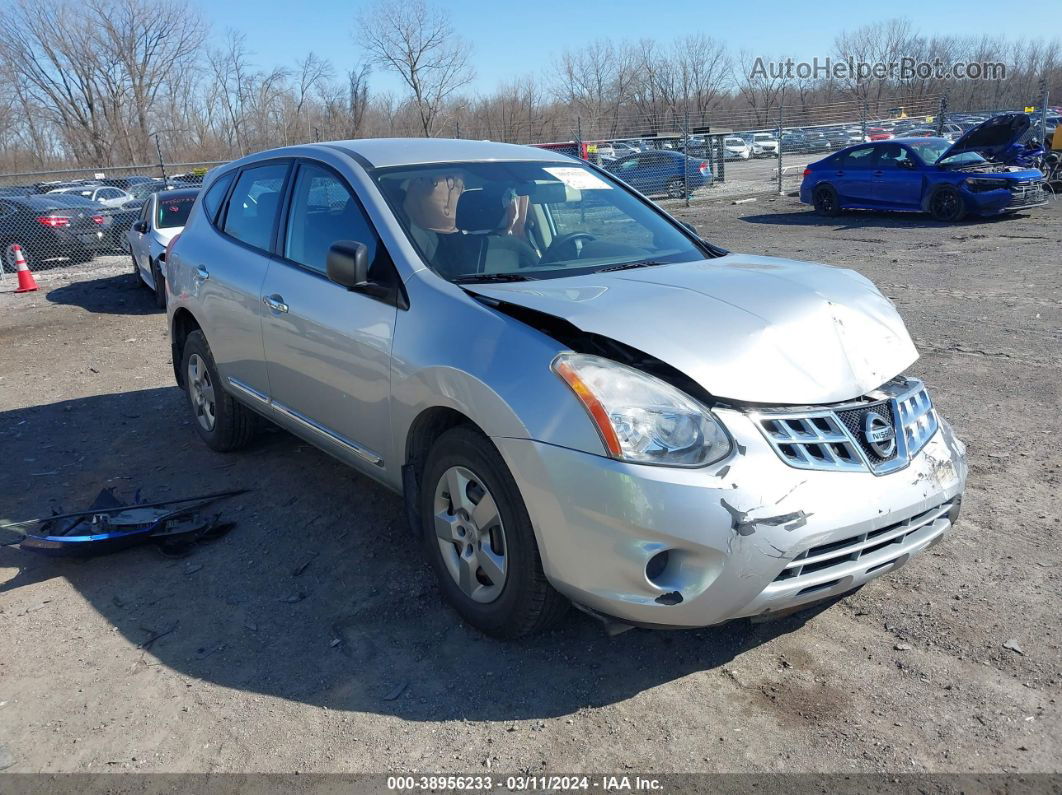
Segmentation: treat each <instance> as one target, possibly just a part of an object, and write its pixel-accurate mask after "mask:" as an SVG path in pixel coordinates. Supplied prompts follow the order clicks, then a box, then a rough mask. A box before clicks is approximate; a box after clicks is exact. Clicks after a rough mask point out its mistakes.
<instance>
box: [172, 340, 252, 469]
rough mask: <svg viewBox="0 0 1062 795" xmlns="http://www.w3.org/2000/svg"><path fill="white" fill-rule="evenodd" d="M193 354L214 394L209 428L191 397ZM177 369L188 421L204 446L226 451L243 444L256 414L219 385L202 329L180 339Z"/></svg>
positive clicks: (247, 437) (245, 442) (214, 365)
mask: <svg viewBox="0 0 1062 795" xmlns="http://www.w3.org/2000/svg"><path fill="white" fill-rule="evenodd" d="M193 356H198V357H199V361H200V362H202V363H203V364H204V365H205V367H206V370H207V372H208V374H209V377H210V382H211V385H212V387H213V390H214V392H213V394H214V409H213V420H214V421H213V425H212V427H210V428H207V427H205V426H204V424H203V423H202V422H200V418H199V414H198V413H197V411H196V406H195V404H194V401H193V385H192V384H191V383H189V382H188V366H189V362H190V361H191V359H192V357H193ZM181 373H182V378H183V380H184V389H185V393H186V394H187V395H188V398H189V404H190V405H191V408H192V425H193V427H194V428H195V430H196V433H198V434H199V438H200V439H202V440H203V441H204V442H205V443H206V446H207V447H209V448H210V449H211V450H217V451H218V452H219V453H227V452H230V451H233V450H239V449H240V448H241V447H246V446H247V444H248V443H250V441H251V440H252V439H253V438H254V434H255V430H256V429H257V425H258V417H257V415H255V413H254V412H253V411H251V410H250V409H249V408H247V407H246V406H244V405H243V404H242V403H240V402H238V401H236V400H235V399H233V397H232V396H231V395H229V393H228V392H226V391H225V389H224V388H223V387H222V386H221V377H220V376H219V375H218V368H217V365H216V364H214V356H213V354H212V353H211V352H210V346H209V345H208V344H207V340H206V337H205V336H204V335H203V332H202V331H193V332H192V333H191V334H189V335H188V338H187V339H186V340H185V341H184V348H183V350H182V351H181Z"/></svg>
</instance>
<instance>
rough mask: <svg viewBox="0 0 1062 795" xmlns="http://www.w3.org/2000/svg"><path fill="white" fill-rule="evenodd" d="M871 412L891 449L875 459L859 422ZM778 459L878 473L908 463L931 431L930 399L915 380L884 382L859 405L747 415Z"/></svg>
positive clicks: (934, 420) (933, 424)
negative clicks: (891, 439) (886, 430)
mask: <svg viewBox="0 0 1062 795" xmlns="http://www.w3.org/2000/svg"><path fill="white" fill-rule="evenodd" d="M872 411H873V412H876V413H877V414H879V415H881V417H883V418H885V420H886V421H887V422H888V423H890V424H891V425H892V428H893V432H894V433H895V437H896V450H895V453H894V454H893V455H891V456H888V457H884V456H882V455H880V454H879V453H878V452H877V451H876V450H875V449H874V447H873V446H872V445H871V444H869V440H868V439H867V438H866V437H865V430H864V427H863V425H864V420H865V418H866V416H867V414H868V413H869V412H872ZM750 416H751V417H752V419H753V420H754V421H755V423H756V425H757V426H758V427H759V428H760V431H761V432H762V433H763V435H764V436H765V437H766V438H767V441H768V442H770V444H771V447H772V448H773V449H774V451H775V452H776V453H777V454H778V456H779V457H780V458H781V459H782V460H783V461H785V462H786V463H787V464H789V465H790V466H792V467H796V468H797V469H821V470H830V471H841V472H846V471H847V472H865V471H867V470H868V469H869V470H870V471H872V472H874V473H875V474H878V475H883V474H886V473H888V472H895V471H896V470H898V469H902V468H903V467H905V466H907V464H908V463H910V460H911V458H912V457H913V456H914V455H916V454H917V453H918V451H919V450H921V449H922V448H923V447H925V445H926V443H927V442H928V441H929V440H930V439H931V438H932V437H933V434H934V433H936V432H937V427H938V421H937V415H936V412H935V411H934V410H933V401H932V400H930V398H929V393H928V392H927V391H926V388H925V386H924V385H923V384H922V382H921V381H919V380H918V379H916V378H912V379H906V380H903V379H900V380H897V381H890V382H889V383H888V384H885V385H884V386H882V387H881V388H880V389H879V390H877V391H876V392H875V393H874V394H872V395H868V396H867V397H866V398H865V399H863V400H862V401H857V402H853V403H844V404H840V405H835V406H823V407H814V408H800V409H778V410H777V411H755V412H750Z"/></svg>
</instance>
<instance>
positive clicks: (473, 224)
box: [455, 188, 539, 273]
mask: <svg viewBox="0 0 1062 795" xmlns="http://www.w3.org/2000/svg"><path fill="white" fill-rule="evenodd" d="M508 209H509V207H508V204H506V202H505V194H504V193H502V192H500V191H497V190H490V189H487V188H482V189H480V190H466V191H465V192H464V193H462V194H461V198H460V199H459V200H458V202H457V213H456V216H455V221H456V223H457V228H458V229H460V230H461V231H463V232H465V233H466V234H470V235H477V236H480V235H481V236H482V241H483V242H482V244H481V246H480V261H479V272H481V273H509V272H511V271H515V270H519V269H520V268H530V267H534V266H535V265H537V264H538V261H539V257H538V254H536V253H535V250H534V249H533V248H531V246H530V245H529V244H528V243H527V242H526V241H524V240H521V239H519V238H516V237H513V236H512V235H510V234H508V233H507V232H505V231H504V227H505V226H506V217H507V210H508Z"/></svg>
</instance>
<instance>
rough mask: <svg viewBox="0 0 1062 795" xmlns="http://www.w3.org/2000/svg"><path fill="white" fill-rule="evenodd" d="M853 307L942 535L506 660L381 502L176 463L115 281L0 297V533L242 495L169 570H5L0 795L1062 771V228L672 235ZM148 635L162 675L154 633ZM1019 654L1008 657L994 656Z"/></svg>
mask: <svg viewBox="0 0 1062 795" xmlns="http://www.w3.org/2000/svg"><path fill="white" fill-rule="evenodd" d="M682 214H683V215H684V216H685V217H686V218H688V219H689V220H690V221H692V222H694V223H696V224H697V225H698V227H699V228H700V229H701V231H702V233H703V234H705V235H706V236H708V237H709V238H711V239H713V240H715V241H716V242H718V243H720V244H722V245H724V246H728V247H731V248H733V249H735V250H744V251H750V252H756V253H766V254H779V255H784V256H791V257H796V258H804V259H809V260H818V261H822V262H829V263H834V264H843V265H847V266H850V267H853V268H856V269H857V270H859V271H861V272H862V273H864V274H866V275H867V276H869V277H870V278H871V279H874V280H875V281H876V282H877V283H878V284H879V285H881V286H882V288H883V290H884V291H885V292H886V293H887V294H888V295H889V296H890V297H892V298H893V299H894V300H895V301H896V303H897V305H898V306H899V308H900V311H901V312H902V313H903V315H904V317H905V318H906V320H907V322H908V323H909V326H910V328H911V330H912V333H913V335H914V337H915V338H916V340H917V343H918V346H919V348H920V350H921V351H922V354H923V356H922V359H921V360H920V361H919V363H918V364H917V365H915V368H914V372H915V373H917V374H919V375H921V376H922V377H924V378H925V380H926V381H927V382H928V385H929V386H930V388H931V390H932V392H933V394H934V396H935V398H936V401H937V404H938V406H939V407H940V408H941V410H942V411H943V412H944V414H945V415H946V416H947V417H948V418H949V419H950V420H951V422H952V423H953V424H954V425H955V427H956V429H957V431H958V433H959V434H960V436H961V437H962V438H963V439H965V440H966V441H967V443H968V445H969V453H970V459H971V476H970V486H969V491H968V493H967V498H966V501H965V503H964V511H963V516H962V519H961V522H960V526H959V527H958V529H957V531H956V532H954V533H953V534H952V535H950V536H949V537H948V538H946V539H945V540H944V542H943V543H941V544H939V545H937V546H936V547H934V548H933V549H932V550H931V551H929V552H928V553H927V554H926V555H924V556H922V557H920V558H917V559H915V560H914V561H912V562H911V563H910V564H909V565H908V566H907V567H905V568H904V569H902V570H900V571H898V572H896V573H893V574H890V575H888V576H886V577H885V578H883V579H880V580H878V581H876V582H875V583H873V584H871V585H869V586H867V587H866V588H864V589H863V590H862V591H860V592H858V593H856V594H854V595H851V596H849V597H847V598H844V599H842V600H840V601H838V602H837V603H835V604H833V605H832V606H829V607H828V609H818V610H811V611H807V612H805V613H803V614H799V615H796V616H792V617H789V618H786V619H783V620H779V621H775V622H772V623H765V624H755V625H753V624H749V623H748V622H744V621H742V622H735V623H732V624H730V625H727V626H723V627H717V628H712V629H706V630H701V631H695V632H693V631H691V632H648V631H642V630H635V631H631V632H628V633H626V634H623V635H620V636H618V637H615V638H608V637H606V636H605V635H604V633H603V632H602V631H601V629H600V628H599V626H598V625H597V624H596V623H594V622H593V621H592V620H590V619H589V618H586V617H585V616H583V615H582V614H579V613H573V614H572V615H571V616H570V618H569V620H568V621H567V623H566V624H565V625H564V626H563V627H562V628H560V629H559V630H557V631H556V632H554V633H552V634H548V635H546V636H543V637H539V638H535V639H533V640H530V641H526V642H521V643H515V644H503V643H498V642H495V641H492V640H487V639H484V638H483V637H481V636H480V635H478V634H477V633H476V632H474V631H471V630H470V629H469V628H467V627H466V626H463V625H462V624H461V622H460V621H459V620H458V618H457V617H456V615H455V614H454V613H453V612H452V611H450V610H449V609H447V608H446V607H444V606H442V605H441V604H440V600H439V595H438V593H437V591H436V588H435V585H434V583H433V581H432V578H431V576H430V573H429V571H428V570H427V569H426V567H425V566H424V565H423V564H422V563H421V562H420V560H419V559H418V557H417V555H416V554H415V550H414V548H413V546H412V544H411V543H410V540H409V537H408V535H407V530H406V528H405V525H404V520H403V517H402V510H401V505H400V501H399V499H398V498H397V497H395V496H394V495H392V494H391V493H389V492H387V491H385V490H384V489H382V488H380V487H378V486H376V485H374V484H373V483H371V482H369V481H367V480H364V479H362V478H360V477H358V476H356V475H354V474H353V473H351V472H350V471H348V470H347V469H345V468H343V467H342V466H341V465H339V464H338V463H335V462H334V461H332V460H331V459H329V458H327V457H326V456H325V455H324V454H322V453H320V452H318V451H317V450H315V449H314V448H312V447H310V446H308V445H306V444H303V443H301V442H300V441H298V440H296V439H295V438H293V437H291V436H289V435H287V434H285V433H282V432H280V431H273V432H271V433H266V434H264V435H263V437H262V438H261V439H260V441H259V442H258V443H257V444H256V446H255V447H254V448H253V449H252V450H251V451H249V452H245V453H241V454H237V455H231V456H224V455H219V454H215V453H212V452H210V451H209V450H207V449H206V448H205V447H204V446H203V445H202V444H201V443H200V442H199V441H198V439H197V438H196V437H195V435H194V433H193V431H192V428H191V427H190V424H189V423H190V420H189V415H188V413H187V412H186V410H185V406H184V403H183V393H181V392H179V391H178V390H177V388H176V387H175V386H174V385H173V375H172V371H171V366H170V361H169V347H168V342H167V337H166V329H165V320H164V315H162V314H161V313H159V312H157V311H156V310H155V309H154V308H153V305H152V302H151V298H150V296H149V294H148V292H147V291H146V290H145V289H142V288H139V287H137V286H136V285H135V284H134V282H133V277H132V276H131V275H130V274H129V273H128V271H127V266H126V264H125V263H126V262H127V261H126V260H119V261H117V264H115V265H114V266H111V267H109V268H108V267H100V266H99V265H97V266H96V267H94V268H92V269H90V270H88V271H85V270H82V271H81V272H80V273H58V272H57V273H53V274H44V275H42V276H41V277H40V281H41V284H42V289H41V291H40V292H38V293H35V294H32V295H18V296H16V295H12V294H10V293H9V292H6V291H9V290H10V289H11V280H10V279H9V280H7V282H6V283H5V286H4V287H3V288H2V289H3V291H4V292H3V293H0V362H2V366H0V449H2V451H3V460H4V470H5V471H4V478H3V481H2V485H0V515H2V517H3V519H2V520H10V519H17V518H25V517H27V516H33V515H39V514H41V513H42V512H46V511H48V510H49V508H51V507H52V506H55V507H59V506H62V507H65V508H72V507H75V506H78V507H80V505H81V504H83V503H86V502H87V501H89V500H91V498H92V497H94V496H95V494H96V492H97V491H98V490H99V489H100V487H101V486H114V487H116V488H117V490H118V491H119V493H121V494H131V493H132V492H133V491H135V490H136V489H141V490H142V493H143V495H144V496H145V497H149V498H155V499H159V498H164V497H166V496H174V497H175V496H183V495H188V494H195V493H198V492H205V491H211V490H215V489H220V488H230V487H237V486H246V487H250V488H253V489H255V491H254V492H253V493H252V494H249V495H247V496H245V497H241V498H239V499H237V500H235V501H234V502H233V503H232V504H231V505H230V506H229V508H228V509H227V512H228V513H229V515H231V516H234V517H236V518H237V519H238V522H239V524H238V526H237V528H236V529H235V530H233V531H232V533H230V534H229V535H228V536H226V537H224V538H223V539H221V540H219V541H216V542H215V543H213V544H210V545H202V546H200V547H198V548H197V550H196V551H195V552H194V553H193V554H192V555H191V556H190V557H187V558H184V559H179V560H173V559H168V558H164V557H163V556H161V555H160V554H159V552H158V551H157V550H155V549H153V548H141V549H138V550H135V551H129V552H125V553H120V554H117V555H114V556H111V557H108V558H100V559H96V560H91V561H85V562H73V561H57V560H51V559H46V558H40V557H36V556H32V555H30V554H29V553H24V552H20V551H19V550H17V549H13V548H2V549H0V766H4V765H5V764H6V765H8V770H10V771H87V772H92V771H123V770H139V771H275V772H290V771H294V770H298V771H303V772H314V771H318V772H323V771H377V772H380V771H413V770H416V771H434V772H442V771H466V772H485V771H486V770H487V769H488V766H489V768H490V769H491V770H493V771H506V772H518V771H530V772H533V773H538V772H545V771H552V772H573V771H604V770H619V771H625V770H627V771H646V772H648V771H660V772H667V771H840V772H851V771H984V772H989V771H1015V770H1020V771H1059V770H1060V769H1062V720H1060V709H1062V704H1060V703H1059V702H1060V700H1062V653H1060V646H1059V644H1060V641H1062V627H1060V623H1059V616H1060V615H1062V577H1060V574H1062V569H1060V565H1062V544H1060V531H1059V526H1058V519H1059V516H1060V515H1062V510H1060V509H1062V453H1060V448H1059V444H1058V439H1059V434H1060V433H1062V421H1060V419H1059V409H1060V406H1062V400H1060V388H1059V373H1060V366H1062V283H1060V279H1059V267H1060V259H1059V255H1060V252H1062V203H1056V204H1054V205H1053V206H1052V207H1050V208H1048V209H1041V210H1037V211H1034V212H1032V213H1030V214H1029V215H1026V216H1019V217H1015V218H1009V219H1002V220H997V221H990V222H983V223H977V222H968V223H963V224H960V225H955V226H944V225H940V224H937V223H934V222H932V221H929V220H926V219H924V218H919V217H898V216H886V215H850V216H845V217H842V218H841V219H837V220H834V221H829V220H824V219H819V218H817V217H815V216H814V215H812V214H810V213H809V212H808V211H807V210H806V209H805V208H804V207H802V206H800V205H799V204H797V203H796V201H795V200H794V199H789V198H785V199H782V198H774V199H768V198H765V197H761V198H760V199H759V200H758V201H757V202H756V203H752V204H744V205H738V206H733V205H730V204H722V203H720V204H712V205H709V206H704V207H701V208H699V209H695V210H690V211H687V212H684V213H682ZM160 632H162V633H167V634H164V635H163V636H162V637H160V638H158V639H157V640H156V641H155V642H154V643H153V644H151V645H150V648H149V649H142V648H139V644H142V643H143V642H144V641H145V640H147V639H148V638H149V637H151V636H152V635H153V634H155V633H160ZM1012 640H1013V641H1015V643H1011V644H1009V645H1011V646H1012V647H1015V648H1014V649H1013V650H1012V649H1010V648H1005V647H1004V644H1005V643H1008V641H1012Z"/></svg>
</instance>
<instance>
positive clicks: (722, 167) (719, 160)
mask: <svg viewBox="0 0 1062 795" xmlns="http://www.w3.org/2000/svg"><path fill="white" fill-rule="evenodd" d="M710 140H711V142H712V149H711V152H712V154H713V156H714V157H715V165H716V166H717V167H718V169H719V171H718V174H719V181H720V182H726V147H725V146H723V136H722V135H715V136H712V138H711V139H710ZM715 175H716V170H715V169H714V168H713V169H712V181H713V182H714V181H715Z"/></svg>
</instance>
